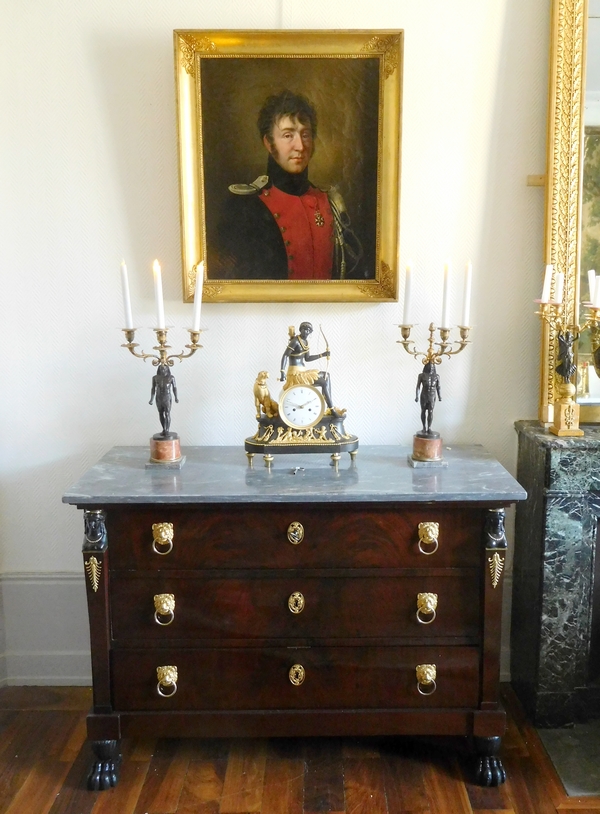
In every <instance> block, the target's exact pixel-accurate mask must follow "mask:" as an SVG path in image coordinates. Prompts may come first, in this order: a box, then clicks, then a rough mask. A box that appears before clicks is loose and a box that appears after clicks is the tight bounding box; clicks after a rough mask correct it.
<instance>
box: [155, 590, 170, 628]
mask: <svg viewBox="0 0 600 814" xmlns="http://www.w3.org/2000/svg"><path fill="white" fill-rule="evenodd" d="M174 618H175V594H155V596H154V621H155V622H156V624H157V625H162V626H163V627H166V626H167V625H170V624H171V622H172V621H173V619H174Z"/></svg>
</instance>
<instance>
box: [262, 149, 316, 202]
mask: <svg viewBox="0 0 600 814" xmlns="http://www.w3.org/2000/svg"><path fill="white" fill-rule="evenodd" d="M267 175H268V176H269V184H270V185H273V186H275V187H277V189H280V190H281V191H282V192H287V194H288V195H304V193H305V192H308V190H309V188H310V181H309V180H308V167H307V168H306V169H305V170H302V172H299V173H292V172H286V171H285V170H284V169H283V167H280V166H279V164H278V163H277V162H276V161H275V159H274V158H273V156H272V155H270V156H269V160H268V161H267Z"/></svg>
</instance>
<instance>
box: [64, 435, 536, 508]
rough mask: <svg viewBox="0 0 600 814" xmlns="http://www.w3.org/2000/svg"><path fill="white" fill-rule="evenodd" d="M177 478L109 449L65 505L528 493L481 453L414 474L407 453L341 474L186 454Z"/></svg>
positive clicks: (224, 455) (309, 466) (312, 465)
mask: <svg viewBox="0 0 600 814" xmlns="http://www.w3.org/2000/svg"><path fill="white" fill-rule="evenodd" d="M182 451H183V452H185V454H186V456H187V461H186V464H185V466H184V467H183V468H182V469H181V470H165V471H164V472H163V471H161V470H157V469H152V470H148V469H145V464H146V461H147V459H148V450H147V449H146V448H145V447H114V448H113V449H112V450H111V451H110V452H108V453H107V454H106V455H105V456H104V457H103V458H102V459H101V460H100V461H99V462H98V463H97V464H96V466H94V467H92V469H90V470H89V471H88V472H87V473H86V474H85V475H84V476H83V477H82V478H81V479H80V480H79V482H78V483H76V484H74V485H73V486H71V487H70V488H69V489H68V490H67V492H66V494H65V495H64V497H63V502H65V503H72V504H76V505H78V506H89V505H93V504H95V503H103V504H105V503H148V502H154V503H157V502H158V503H205V502H215V501H216V502H221V503H237V502H238V501H240V500H243V501H245V502H256V503H261V502H277V503H285V502H287V501H290V500H293V501H296V502H302V501H304V502H307V503H310V502H322V501H323V498H324V497H326V498H327V499H329V500H330V501H332V502H349V501H350V502H385V501H389V500H390V499H393V500H398V501H424V502H427V501H448V502H454V501H481V502H490V501H501V502H504V503H512V502H514V501H517V500H523V499H524V498H525V492H524V491H523V489H521V487H520V486H519V485H518V483H516V481H515V480H514V478H513V477H512V476H511V475H510V474H509V473H508V472H507V471H506V469H504V467H503V466H502V465H501V464H499V463H498V462H497V461H496V460H494V459H493V458H492V457H491V455H490V454H489V453H488V452H486V450H485V449H484V448H483V447H481V446H479V445H468V446H467V445H465V446H456V447H452V448H446V449H445V450H444V458H445V459H446V460H447V461H448V466H447V467H444V468H440V469H435V470H431V469H429V470H423V469H413V468H412V467H410V466H408V464H407V455H408V453H409V452H410V450H409V448H408V447H406V448H404V447H399V446H361V447H360V448H359V450H358V455H357V457H356V461H355V462H354V463H353V462H352V461H351V460H350V457H349V456H345V455H344V456H343V459H342V461H341V462H340V464H339V471H336V469H335V468H334V467H333V466H331V463H330V459H329V455H327V454H323V455H319V454H310V455H307V454H304V455H280V456H278V457H277V458H276V460H275V462H274V463H273V465H272V467H271V469H270V470H269V469H267V468H266V467H265V466H264V464H263V460H262V458H261V456H259V455H257V456H256V457H255V458H254V466H253V467H252V468H251V467H249V466H248V461H247V459H246V455H245V453H244V451H243V449H242V448H241V447H187V448H186V449H184V450H182Z"/></svg>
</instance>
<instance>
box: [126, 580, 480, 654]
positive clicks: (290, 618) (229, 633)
mask: <svg viewBox="0 0 600 814" xmlns="http://www.w3.org/2000/svg"><path fill="white" fill-rule="evenodd" d="M280 573H281V572H280ZM358 573H360V572H357V576H355V577H353V578H348V577H345V578H340V577H318V578H315V577H311V576H310V575H309V574H307V573H306V572H302V573H301V574H300V575H298V576H295V577H288V578H282V577H271V578H264V577H263V576H262V575H259V576H257V575H256V574H254V573H252V574H251V575H250V576H247V577H246V578H245V579H244V578H243V577H241V576H237V578H235V579H234V578H232V579H224V578H220V579H213V578H212V577H211V576H209V577H204V578H198V577H194V578H189V579H185V578H182V577H177V578H175V577H171V576H169V575H165V574H164V573H159V574H156V575H151V576H149V575H145V574H140V573H139V572H138V573H137V574H135V575H133V576H129V575H128V576H123V575H121V574H118V575H115V576H114V577H113V579H112V581H111V603H112V609H113V613H112V633H113V639H114V640H115V641H117V642H119V643H125V642H127V641H131V640H136V639H138V640H139V639H140V638H142V639H147V640H152V641H153V642H156V643H168V642H169V641H172V640H174V639H182V638H188V639H189V638H201V639H218V640H219V639H223V640H225V639H230V638H236V639H241V638H246V639H248V640H252V639H254V638H263V637H264V638H285V639H294V638H305V637H324V638H337V637H339V638H349V639H355V638H368V637H375V638H381V637H402V636H410V637H415V636H419V637H422V638H423V639H424V640H425V639H427V638H430V637H432V636H433V637H438V636H462V637H470V638H475V637H477V636H478V634H479V584H478V580H477V573H475V574H473V573H469V572H466V573H461V574H460V575H449V574H446V575H445V576H429V575H428V574H426V573H425V574H423V576H417V577H403V576H385V577H384V576H380V577H361V576H358ZM293 592H300V593H302V595H303V597H304V599H305V603H306V604H305V607H304V610H303V611H302V612H301V613H298V614H294V613H292V612H291V611H290V610H289V608H288V598H289V596H290V595H291V594H292V593H293ZM422 592H431V593H436V594H437V595H438V608H437V615H436V618H435V619H434V620H433V621H432V622H431V623H430V624H420V623H419V622H418V621H417V615H416V610H417V594H418V593H422ZM161 593H171V594H173V595H174V596H175V603H176V604H175V618H174V620H173V622H172V623H171V624H169V625H162V626H161V625H159V624H157V622H156V621H155V618H154V601H153V597H154V595H155V594H161ZM425 618H426V619H429V618H430V617H425Z"/></svg>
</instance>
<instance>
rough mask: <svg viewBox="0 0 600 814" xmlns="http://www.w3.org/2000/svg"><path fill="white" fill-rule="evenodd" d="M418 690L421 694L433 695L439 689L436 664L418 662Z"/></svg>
mask: <svg viewBox="0 0 600 814" xmlns="http://www.w3.org/2000/svg"><path fill="white" fill-rule="evenodd" d="M416 674H417V690H418V691H419V692H420V693H421V695H433V693H434V692H435V691H436V690H437V684H436V683H435V679H436V678H437V668H436V666H435V664H417V667H416Z"/></svg>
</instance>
